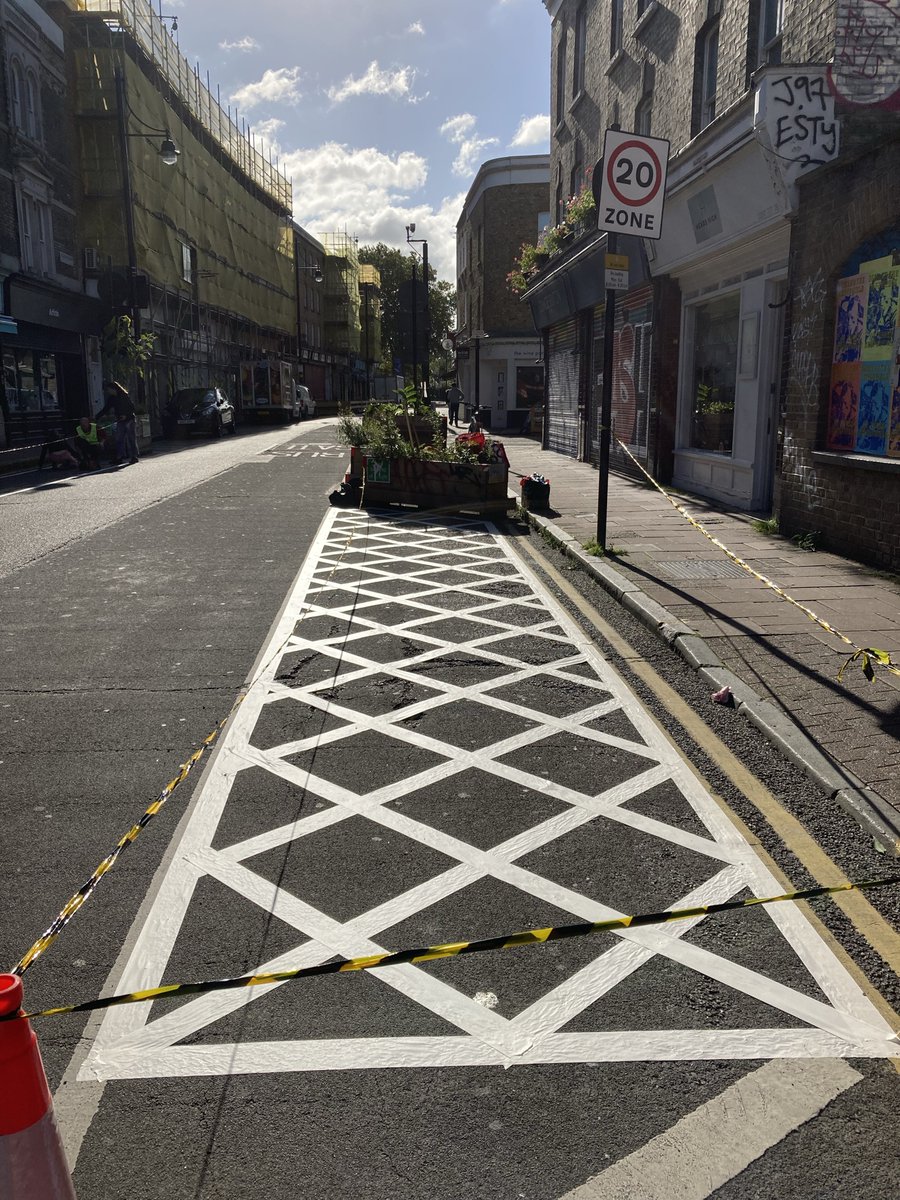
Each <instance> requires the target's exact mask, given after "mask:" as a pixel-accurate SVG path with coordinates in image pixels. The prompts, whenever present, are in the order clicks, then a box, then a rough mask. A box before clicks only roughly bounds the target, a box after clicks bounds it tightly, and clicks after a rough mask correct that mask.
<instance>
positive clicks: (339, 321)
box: [319, 233, 362, 356]
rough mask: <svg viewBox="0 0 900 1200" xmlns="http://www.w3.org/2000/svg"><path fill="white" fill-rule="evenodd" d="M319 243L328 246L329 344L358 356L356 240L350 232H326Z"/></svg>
mask: <svg viewBox="0 0 900 1200" xmlns="http://www.w3.org/2000/svg"><path fill="white" fill-rule="evenodd" d="M319 240H320V241H321V243H322V245H323V246H324V247H325V262H324V268H325V283H324V305H323V318H324V324H325V344H326V346H327V348H328V349H329V350H334V351H337V352H339V353H342V354H350V355H356V356H358V355H359V352H360V341H361V335H362V322H361V319H360V303H359V299H360V297H359V280H360V263H359V254H358V252H357V242H356V238H354V237H351V236H350V235H349V234H347V233H323V234H319Z"/></svg>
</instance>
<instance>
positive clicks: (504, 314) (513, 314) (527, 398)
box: [456, 154, 549, 433]
mask: <svg viewBox="0 0 900 1200" xmlns="http://www.w3.org/2000/svg"><path fill="white" fill-rule="evenodd" d="M548 181H549V159H548V157H547V155H545V154H529V155H522V156H517V157H514V158H496V159H491V160H490V161H488V162H485V163H483V164H482V165H481V167H480V168H479V170H478V174H477V175H476V176H475V179H474V181H473V183H472V186H471V187H470V188H469V192H468V195H467V196H466V200H465V204H464V205H463V210H462V212H461V214H460V217H459V220H458V222H457V226H456V255H457V260H456V275H457V283H456V287H457V334H456V348H457V352H458V355H457V367H458V376H459V385H460V387H461V389H462V391H463V394H464V396H465V399H466V404H467V406H468V407H474V405H475V404H476V403H477V404H478V405H479V407H480V408H481V409H482V413H483V419H484V421H485V423H486V424H488V425H490V427H491V428H492V429H505V428H509V427H514V428H517V429H524V430H525V431H526V432H535V433H536V432H537V431H538V430H539V428H540V416H539V410H540V406H541V404H542V402H543V366H542V364H541V363H540V361H539V360H540V359H541V357H542V356H541V342H540V338H539V337H538V336H537V334H536V333H535V330H534V327H533V325H532V322H531V319H530V317H529V313H528V309H527V308H525V306H524V305H522V304H521V303H520V302H519V301H518V300H517V299H516V297H515V296H514V295H513V293H512V292H511V291H510V290H509V287H508V286H507V282H506V276H507V274H508V273H509V271H510V268H511V266H512V262H513V260H514V258H515V257H516V255H517V253H518V251H519V247H520V246H521V244H522V243H523V242H534V241H535V240H536V239H537V237H538V234H539V232H540V230H541V229H542V228H544V227H545V226H546V224H547V222H548V221H549V213H548V211H547V189H548Z"/></svg>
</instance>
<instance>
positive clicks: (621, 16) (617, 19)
mask: <svg viewBox="0 0 900 1200" xmlns="http://www.w3.org/2000/svg"><path fill="white" fill-rule="evenodd" d="M624 36H625V0H611V3H610V24H609V57H610V58H615V56H616V55H617V54H618V52H619V51H620V50H621V49H622V40H623V38H624Z"/></svg>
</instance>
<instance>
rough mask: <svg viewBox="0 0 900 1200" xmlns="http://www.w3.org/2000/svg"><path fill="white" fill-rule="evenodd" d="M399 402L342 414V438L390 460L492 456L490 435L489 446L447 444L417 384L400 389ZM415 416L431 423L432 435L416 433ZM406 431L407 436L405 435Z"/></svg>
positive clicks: (474, 460)
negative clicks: (354, 413) (425, 436)
mask: <svg viewBox="0 0 900 1200" xmlns="http://www.w3.org/2000/svg"><path fill="white" fill-rule="evenodd" d="M397 396H398V397H399V400H398V402H397V403H390V402H386V403H372V404H368V405H366V408H365V411H364V412H363V414H362V416H361V417H356V416H354V415H353V414H352V413H350V412H344V413H342V414H341V416H340V419H339V421H338V427H337V433H338V438H339V440H340V441H341V442H343V443H344V445H346V446H353V447H355V448H356V449H357V450H360V451H361V452H362V453H363V454H365V455H366V457H367V458H370V459H374V460H375V461H377V462H386V461H389V460H390V459H395V458H410V459H415V460H417V461H420V462H450V463H477V462H488V461H489V460H490V439H489V438H486V439H485V448H484V449H483V450H481V449H479V448H478V447H475V446H471V445H468V444H466V442H464V441H463V442H459V441H456V440H453V441H451V442H450V443H449V444H447V442H446V440H445V436H444V427H443V422H442V420H441V418H440V416H439V415H438V414H437V413H436V412H435V411H434V409H433V408H432V407H431V406H430V405H429V404H428V402H427V400H425V399H424V398H423V397H422V396H420V395H419V393H418V391H417V389H416V388H415V386H414V385H413V384H411V383H410V384H407V385H406V387H404V388H402V389H401V390H399V391H398V392H397ZM413 418H415V421H416V424H417V425H418V426H419V428H420V429H421V427H422V426H423V425H426V426H428V427H430V430H431V436H430V437H427V438H425V439H422V438H421V436H418V437H417V436H416V430H415V429H414V428H413ZM404 427H405V432H406V434H407V436H406V437H404V436H403V434H404Z"/></svg>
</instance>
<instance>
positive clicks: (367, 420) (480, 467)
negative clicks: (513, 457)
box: [332, 384, 509, 512]
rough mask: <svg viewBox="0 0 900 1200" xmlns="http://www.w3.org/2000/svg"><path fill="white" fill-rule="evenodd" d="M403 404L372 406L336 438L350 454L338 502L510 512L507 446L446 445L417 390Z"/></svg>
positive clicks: (343, 423) (349, 417) (481, 439)
mask: <svg viewBox="0 0 900 1200" xmlns="http://www.w3.org/2000/svg"><path fill="white" fill-rule="evenodd" d="M397 397H398V400H397V402H396V403H373V404H369V405H367V407H366V409H365V411H364V412H363V414H362V417H356V416H354V415H353V414H352V413H349V412H348V413H344V414H342V416H341V419H340V421H339V423H338V437H339V438H340V440H341V441H343V442H344V443H345V444H347V445H349V446H350V448H351V452H350V471H349V479H348V481H347V483H345V485H344V488H345V489H346V490H342V492H341V493H340V494H338V493H333V494H332V501H333V502H334V503H347V502H350V500H352V499H353V498H358V500H359V501H361V502H362V503H365V504H370V505H375V506H378V505H390V504H409V505H416V506H417V507H420V508H441V509H443V510H444V511H446V512H457V511H460V510H462V509H465V510H470V511H471V510H475V511H477V512H484V511H485V510H491V511H503V512H505V511H506V508H507V507H508V500H507V480H508V476H509V463H508V461H507V459H506V453H505V451H504V450H503V447H502V444H501V443H499V442H494V441H493V440H492V439H490V438H488V437H486V436H485V435H484V434H479V435H478V436H477V437H475V438H471V439H470V438H466V437H465V436H463V437H460V438H458V439H456V440H455V441H452V442H450V443H449V445H448V443H447V440H446V428H447V427H446V421H445V419H444V418H442V417H439V416H438V414H437V413H435V412H434V410H433V409H431V407H430V406H429V405H428V404H427V403H426V402H424V401H423V400H421V398H420V397H419V395H418V392H417V390H416V388H415V386H414V385H413V384H407V386H406V387H405V388H403V389H401V390H400V391H398V392H397Z"/></svg>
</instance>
